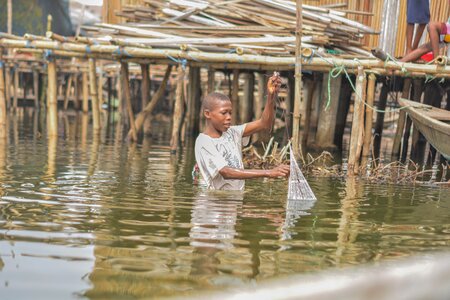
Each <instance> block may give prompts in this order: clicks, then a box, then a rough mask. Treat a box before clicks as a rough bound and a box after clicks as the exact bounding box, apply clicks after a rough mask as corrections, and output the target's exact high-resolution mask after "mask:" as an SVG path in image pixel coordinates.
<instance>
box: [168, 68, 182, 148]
mask: <svg viewBox="0 0 450 300" xmlns="http://www.w3.org/2000/svg"><path fill="white" fill-rule="evenodd" d="M184 73H185V70H184V68H183V66H181V65H179V66H178V78H177V90H176V96H175V107H174V111H173V122H172V138H171V139H170V151H171V153H172V154H175V153H176V152H177V148H178V143H179V140H180V129H181V125H182V123H183V119H182V116H183V97H184V95H183V92H184V88H183V85H184Z"/></svg>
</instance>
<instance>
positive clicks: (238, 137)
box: [231, 123, 250, 147]
mask: <svg viewBox="0 0 450 300" xmlns="http://www.w3.org/2000/svg"><path fill="white" fill-rule="evenodd" d="M246 126H247V123H245V124H242V125H237V126H231V129H232V131H233V133H232V134H233V139H234V140H235V141H237V142H238V143H239V144H240V145H241V147H242V146H244V147H245V146H247V144H248V142H249V141H250V137H249V136H246V137H244V136H243V135H244V130H245V127H246Z"/></svg>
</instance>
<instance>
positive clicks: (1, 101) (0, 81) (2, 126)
mask: <svg viewBox="0 0 450 300" xmlns="http://www.w3.org/2000/svg"><path fill="white" fill-rule="evenodd" d="M3 71H4V63H3V49H1V48H0V139H6V137H7V136H8V132H7V129H6V118H7V115H6V99H5V77H4V73H3Z"/></svg>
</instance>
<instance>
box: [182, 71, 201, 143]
mask: <svg viewBox="0 0 450 300" xmlns="http://www.w3.org/2000/svg"><path fill="white" fill-rule="evenodd" d="M188 76H189V83H188V84H189V85H188V92H187V94H188V95H187V96H188V101H187V107H188V114H187V116H186V119H187V121H188V126H187V131H188V134H189V135H193V136H196V135H198V133H199V131H200V104H201V102H200V98H201V86H200V85H201V78H200V67H192V66H191V67H189V75H188Z"/></svg>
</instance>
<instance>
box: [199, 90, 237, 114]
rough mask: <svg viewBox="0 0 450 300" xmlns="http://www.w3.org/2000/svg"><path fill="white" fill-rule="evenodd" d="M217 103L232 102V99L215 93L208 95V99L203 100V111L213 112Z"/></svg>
mask: <svg viewBox="0 0 450 300" xmlns="http://www.w3.org/2000/svg"><path fill="white" fill-rule="evenodd" d="M217 101H230V102H231V100H230V98H229V97H228V96H227V95H225V94H222V93H217V92H214V93H211V94H208V95H206V97H205V98H203V101H202V110H205V109H209V110H211V109H212V108H213V106H214V104H215V103H216V102H217Z"/></svg>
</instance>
